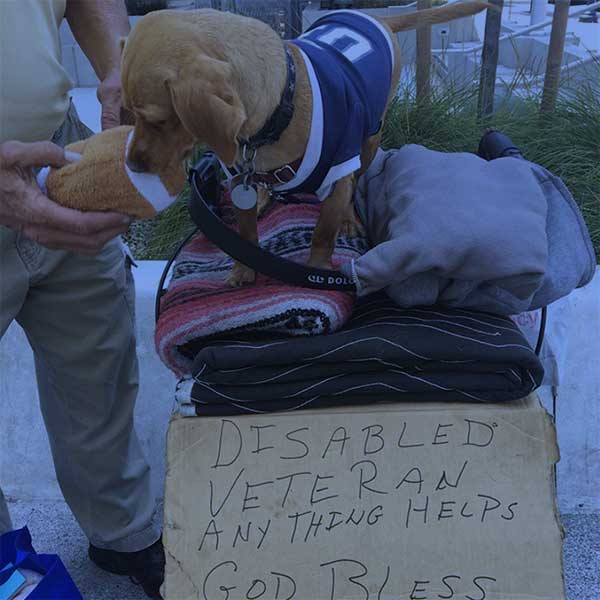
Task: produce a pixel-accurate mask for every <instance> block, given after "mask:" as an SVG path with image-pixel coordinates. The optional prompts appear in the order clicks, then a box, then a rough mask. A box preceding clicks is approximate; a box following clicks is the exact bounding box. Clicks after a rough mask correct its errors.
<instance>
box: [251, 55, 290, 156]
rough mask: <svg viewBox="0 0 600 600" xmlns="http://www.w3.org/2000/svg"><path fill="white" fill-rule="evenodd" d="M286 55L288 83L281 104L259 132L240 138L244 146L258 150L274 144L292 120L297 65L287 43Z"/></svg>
mask: <svg viewBox="0 0 600 600" xmlns="http://www.w3.org/2000/svg"><path fill="white" fill-rule="evenodd" d="M285 55H286V58H287V83H286V86H285V89H284V90H283V94H282V95H281V101H280V102H279V106H278V107H277V108H276V109H275V112H274V113H273V114H272V115H271V117H270V118H269V120H268V121H267V122H266V123H265V125H264V126H263V128H262V129H261V130H260V131H259V132H258V133H256V134H255V135H253V136H252V137H251V138H250V139H248V140H240V145H241V146H242V147H243V146H246V147H247V148H248V149H252V150H256V149H257V148H260V147H261V146H265V145H267V144H273V143H274V142H276V141H277V140H279V138H280V137H281V134H282V133H283V132H284V131H285V130H286V129H287V126H288V125H289V124H290V121H291V120H292V117H293V115H294V102H293V100H294V91H295V90H296V65H295V64H294V58H293V57H292V53H291V52H290V50H289V48H288V47H287V45H286V46H285Z"/></svg>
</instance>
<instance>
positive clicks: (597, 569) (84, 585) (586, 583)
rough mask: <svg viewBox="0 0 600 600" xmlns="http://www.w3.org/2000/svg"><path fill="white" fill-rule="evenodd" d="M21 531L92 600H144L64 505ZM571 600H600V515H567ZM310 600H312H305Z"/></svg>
mask: <svg viewBox="0 0 600 600" xmlns="http://www.w3.org/2000/svg"><path fill="white" fill-rule="evenodd" d="M10 511H11V515H12V517H13V521H14V525H15V527H21V526H23V525H25V524H27V525H28V526H29V529H30V531H31V535H32V537H33V540H34V545H35V548H36V550H37V551H38V552H52V553H57V554H59V555H60V556H61V558H62V559H63V561H64V563H65V565H66V566H67V569H68V570H69V572H70V573H71V576H72V577H73V579H74V580H75V583H76V584H77V585H78V587H79V589H80V590H81V593H82V594H83V597H84V598H85V599H86V600H143V599H144V598H145V596H144V594H143V593H142V592H141V591H140V589H139V588H138V587H137V586H135V585H134V584H132V583H131V582H130V581H129V580H128V579H127V578H126V577H115V576H114V575H109V574H108V573H104V572H103V571H101V570H99V569H97V568H96V567H95V566H94V565H93V564H92V563H91V562H90V561H89V560H88V558H87V554H86V553H87V541H86V539H85V537H84V536H83V534H82V533H81V531H80V530H79V528H78V526H77V523H76V522H75V520H74V519H73V517H72V516H71V513H70V512H69V510H68V509H67V507H66V505H65V504H64V503H62V502H35V503H33V502H15V503H11V504H10ZM562 520H563V525H564V527H565V530H566V538H565V545H564V557H565V576H566V580H567V598H568V600H600V514H576V515H575V514H570V515H563V517H562ZM300 600H306V599H300Z"/></svg>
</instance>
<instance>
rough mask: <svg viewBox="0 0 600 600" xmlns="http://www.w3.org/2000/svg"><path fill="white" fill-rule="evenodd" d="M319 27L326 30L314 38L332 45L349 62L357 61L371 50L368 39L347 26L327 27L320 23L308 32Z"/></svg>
mask: <svg viewBox="0 0 600 600" xmlns="http://www.w3.org/2000/svg"><path fill="white" fill-rule="evenodd" d="M319 29H327V32H326V33H323V34H321V35H319V36H317V38H316V39H317V40H319V42H322V43H323V44H327V45H329V46H333V47H334V48H335V49H336V50H338V51H339V52H341V53H342V54H343V55H344V56H345V57H346V58H347V59H348V60H349V61H350V62H358V61H359V60H360V59H361V58H363V57H365V56H366V55H367V54H370V53H371V52H372V51H373V48H372V46H371V44H370V43H369V40H368V39H367V38H366V37H365V36H364V35H361V34H360V33H358V32H357V31H354V30H353V29H349V28H348V27H333V28H329V27H328V26H327V25H322V26H321V27H315V29H313V30H312V31H311V32H310V33H311V34H314V33H315V32H316V31H319Z"/></svg>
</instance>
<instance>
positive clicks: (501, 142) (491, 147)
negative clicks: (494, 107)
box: [477, 129, 523, 160]
mask: <svg viewBox="0 0 600 600" xmlns="http://www.w3.org/2000/svg"><path fill="white" fill-rule="evenodd" d="M477 154H478V155H479V156H480V157H481V158H485V160H494V159H495V158H504V157H505V156H512V157H514V158H523V155H522V154H521V151H520V150H519V149H518V148H517V146H516V145H515V144H514V142H513V141H512V140H511V139H510V138H509V137H508V136H507V135H506V134H505V133H502V132H501V131H497V130H495V129H490V130H489V131H486V133H485V134H484V135H483V137H482V138H481V141H480V142H479V148H478V149H477Z"/></svg>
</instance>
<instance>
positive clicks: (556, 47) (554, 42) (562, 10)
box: [540, 0, 571, 114]
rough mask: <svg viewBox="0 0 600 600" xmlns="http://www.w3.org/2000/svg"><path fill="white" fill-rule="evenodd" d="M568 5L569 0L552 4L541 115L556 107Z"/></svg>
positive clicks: (556, 0) (560, 0)
mask: <svg viewBox="0 0 600 600" xmlns="http://www.w3.org/2000/svg"><path fill="white" fill-rule="evenodd" d="M570 4H571V2H570V0H555V4H554V17H553V18H552V31H551V33H550V46H549V47H548V58H547V60H546V76H545V78H544V90H543V92H542V105H541V108H540V112H542V113H543V114H546V113H550V112H552V111H553V110H554V106H555V105H556V98H557V96H558V84H559V83H560V81H559V80H560V69H561V66H562V60H563V51H564V49H565V37H566V35H567V22H568V20H569V6H570Z"/></svg>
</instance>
